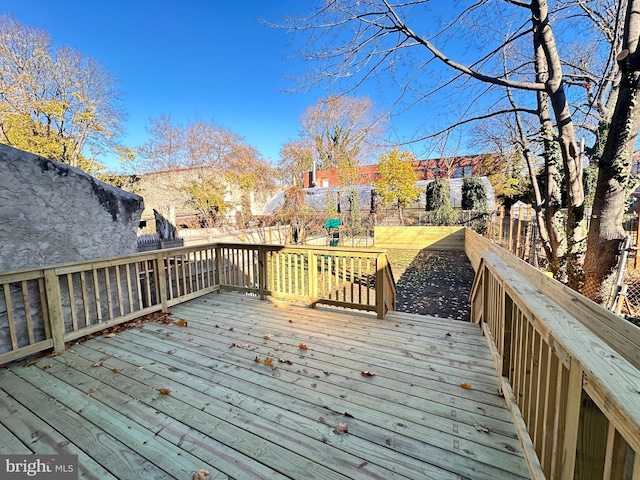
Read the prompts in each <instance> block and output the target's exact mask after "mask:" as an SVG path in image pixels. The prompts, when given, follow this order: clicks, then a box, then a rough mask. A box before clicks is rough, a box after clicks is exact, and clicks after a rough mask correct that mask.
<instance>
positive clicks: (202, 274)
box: [0, 243, 395, 364]
mask: <svg viewBox="0 0 640 480" xmlns="http://www.w3.org/2000/svg"><path fill="white" fill-rule="evenodd" d="M386 258H387V257H386V253H385V251H384V250H380V249H366V250H365V249H357V248H330V249H327V248H317V247H307V246H292V247H289V246H283V245H268V244H243V243H210V244H204V245H194V246H189V247H177V248H171V249H165V250H158V251H153V252H143V253H136V254H131V255H126V256H121V257H112V258H105V259H97V260H90V261H84V262H73V263H66V264H61V265H55V266H51V267H45V268H36V269H23V270H18V271H12V272H6V273H1V274H0V290H2V291H1V292H0V364H3V363H6V362H9V361H13V360H16V359H19V358H23V357H25V356H29V355H32V354H35V353H38V352H42V351H45V350H48V349H50V348H53V349H54V351H56V352H59V351H62V350H64V348H65V344H66V343H67V342H70V341H73V340H76V339H78V338H80V337H83V336H86V335H89V334H92V333H95V332H98V331H101V330H104V329H106V328H108V327H111V326H114V325H117V324H120V323H123V322H126V321H128V320H132V319H134V318H137V317H140V316H143V315H146V314H149V313H153V312H157V311H168V308H169V307H171V306H172V305H175V304H178V303H182V302H185V301H187V300H190V299H192V298H196V297H198V296H200V295H204V294H207V293H210V292H215V291H219V290H235V291H243V292H248V293H254V294H256V295H258V296H260V297H261V298H265V297H266V296H273V297H281V298H285V299H289V300H302V301H305V302H307V303H308V304H309V305H311V306H315V305H317V304H327V305H334V306H340V307H346V308H355V309H359V310H365V311H371V312H376V313H377V314H378V317H380V318H383V317H384V315H385V314H386V312H387V311H388V310H393V309H394V308H395V285H392V286H390V285H389V283H390V282H391V281H392V279H393V278H392V277H389V275H388V274H384V275H382V276H379V275H378V272H379V269H382V270H380V271H382V272H383V273H384V272H385V271H386V269H388V266H387V264H388V261H387V260H386ZM3 310H4V311H3ZM3 325H4V326H5V327H4V328H1V327H2V326H3Z"/></svg>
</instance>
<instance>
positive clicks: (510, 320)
mask: <svg viewBox="0 0 640 480" xmlns="http://www.w3.org/2000/svg"><path fill="white" fill-rule="evenodd" d="M474 235H475V234H472V233H470V234H469V236H468V240H470V243H469V244H468V247H469V253H468V255H469V256H470V258H471V257H474V258H472V262H473V263H474V266H475V268H476V279H475V281H474V285H473V289H472V292H471V304H472V314H471V319H472V321H474V322H476V323H479V324H480V325H481V326H482V329H483V332H484V333H485V335H486V337H487V341H488V343H489V346H490V348H491V351H492V354H493V358H494V362H495V365H496V369H497V371H498V374H499V376H500V386H501V390H502V392H503V393H504V396H505V399H506V400H507V402H508V404H509V406H510V408H511V411H512V415H513V418H514V423H515V424H516V427H518V425H520V426H521V428H520V429H519V431H518V434H519V436H520V439H521V441H522V444H523V448H524V452H525V456H526V458H527V460H528V461H529V466H530V472H531V474H532V477H533V478H574V473H575V472H580V475H579V476H580V478H607V479H609V478H620V479H622V478H624V474H625V468H628V469H633V474H634V476H633V478H638V476H640V393H639V390H638V385H640V370H639V369H638V368H637V366H636V365H634V364H633V363H632V362H631V361H630V360H628V359H627V358H625V355H623V354H622V353H621V352H620V351H619V350H618V349H616V348H615V347H614V346H612V345H609V344H608V343H607V342H606V341H605V340H604V339H603V338H601V337H600V336H599V335H598V333H597V330H598V329H595V330H594V329H590V328H588V327H587V326H586V325H585V324H584V320H583V319H581V318H579V316H582V311H583V310H582V309H581V308H580V307H578V308H571V304H568V303H567V302H565V303H560V302H558V301H556V298H560V299H561V297H560V296H559V295H560V294H559V293H557V292H556V294H555V295H553V296H552V295H549V294H547V292H546V291H544V290H543V289H541V288H540V285H538V284H535V283H533V282H532V281H530V279H531V278H533V279H534V281H535V280H536V279H538V277H537V276H536V275H530V274H529V273H530V272H529V271H528V270H527V269H525V268H524V267H522V266H521V265H520V264H519V263H517V262H514V261H513V259H512V258H511V257H510V256H507V255H505V254H504V252H500V251H498V250H497V247H495V248H494V247H491V248H489V245H487V244H482V243H481V242H473V240H476V238H475V236H474ZM479 245H482V246H484V247H486V248H487V249H486V250H484V251H482V250H479V249H478V247H479ZM554 297H555V298H554ZM573 304H577V305H582V303H581V302H580V301H576V302H573ZM567 306H569V308H567ZM609 313H610V312H607V311H606V310H605V309H603V308H602V307H598V306H595V307H593V308H591V316H593V317H596V316H600V317H604V318H605V319H606V318H608V314H609ZM633 328H636V327H633ZM634 333H637V332H634ZM632 336H633V335H632ZM627 346H628V345H627ZM623 350H625V352H626V350H627V348H624V349H623ZM629 449H631V450H632V451H633V452H635V457H634V458H635V461H634V465H630V466H629V467H625V459H626V458H631V456H630V455H629V454H628V450H629ZM627 473H628V472H627Z"/></svg>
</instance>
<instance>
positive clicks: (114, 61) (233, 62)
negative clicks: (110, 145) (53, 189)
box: [1, 0, 327, 168]
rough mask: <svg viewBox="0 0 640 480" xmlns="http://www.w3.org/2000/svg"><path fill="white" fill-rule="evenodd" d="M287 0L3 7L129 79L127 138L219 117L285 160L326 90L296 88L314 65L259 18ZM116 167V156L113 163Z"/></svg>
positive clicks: (20, 0) (15, 1)
mask: <svg viewBox="0 0 640 480" xmlns="http://www.w3.org/2000/svg"><path fill="white" fill-rule="evenodd" d="M287 5H289V6H291V5H292V3H291V2H288V1H286V0H278V1H266V0H262V1H258V0H252V1H242V2H227V1H213V0H211V1H205V0H180V1H179V2H178V1H166V0H157V1H136V0H127V1H123V0H111V1H80V0H77V1H69V0H59V1H55V2H54V1H51V0H28V1H25V0H4V1H3V2H2V7H1V8H2V12H3V13H11V14H13V15H14V16H15V17H16V19H17V20H19V21H20V22H22V23H24V24H27V25H30V26H35V27H38V28H41V29H43V30H45V31H47V32H48V33H49V34H50V35H51V36H52V37H53V39H54V42H55V45H69V46H71V47H73V48H75V49H77V50H80V51H81V52H83V53H85V54H86V55H89V56H91V57H93V58H94V59H96V60H98V61H99V62H100V63H102V64H103V65H104V66H105V67H106V68H107V69H108V70H109V71H111V72H112V73H114V74H115V75H116V76H117V77H118V79H119V80H120V88H121V90H122V91H123V102H124V106H125V109H126V111H127V112H128V116H129V118H128V120H127V122H126V123H125V129H126V137H125V139H124V143H125V144H127V145H129V146H135V145H139V144H141V143H143V142H144V140H145V138H146V132H145V126H146V125H147V123H148V119H149V118H150V117H157V116H159V115H160V114H162V113H167V114H170V115H171V117H172V119H173V120H175V121H176V122H181V123H186V122H189V121H193V120H196V119H201V120H204V121H210V120H214V121H215V122H216V123H218V124H220V125H222V126H224V127H225V128H227V129H229V130H232V131H233V132H235V133H238V134H239V135H241V136H243V137H245V138H246V140H247V141H248V142H249V143H250V144H251V145H253V146H255V147H256V148H257V149H258V150H259V151H260V152H261V153H262V154H263V156H264V157H265V158H266V159H271V160H273V161H276V160H277V158H278V152H279V150H280V147H281V145H282V144H283V143H285V142H287V141H288V140H292V139H295V138H296V137H297V136H298V130H299V118H300V115H301V114H302V113H303V112H304V110H305V108H306V107H307V106H309V105H311V104H313V103H315V101H316V99H317V98H322V97H324V96H326V94H327V92H326V91H323V90H321V89H317V90H316V91H315V92H309V93H287V92H285V90H288V89H291V88H292V87H294V86H295V84H294V83H293V81H291V80H290V79H288V78H287V77H286V76H285V74H286V75H296V74H298V75H300V74H302V73H303V71H304V68H306V66H305V65H302V64H301V62H300V61H298V60H292V59H290V58H288V57H290V56H291V55H292V54H293V52H294V50H293V47H292V46H291V45H290V41H291V38H290V37H289V35H288V34H287V33H286V32H285V31H283V30H280V29H274V28H270V27H268V26H266V25H264V24H261V23H260V22H259V20H260V19H267V20H276V19H278V18H280V17H281V16H282V15H284V14H285V13H286V12H287ZM108 164H109V165H108V166H110V167H112V168H115V167H117V162H111V161H109V162H108Z"/></svg>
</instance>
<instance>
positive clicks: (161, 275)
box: [156, 250, 171, 313]
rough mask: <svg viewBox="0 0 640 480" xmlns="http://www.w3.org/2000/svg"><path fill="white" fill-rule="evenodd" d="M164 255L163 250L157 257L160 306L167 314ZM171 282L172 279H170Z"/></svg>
mask: <svg viewBox="0 0 640 480" xmlns="http://www.w3.org/2000/svg"><path fill="white" fill-rule="evenodd" d="M164 258H165V257H164V254H163V253H162V250H159V251H158V254H157V255H156V271H157V272H158V295H160V304H161V305H162V311H163V312H164V313H167V312H168V311H169V306H168V305H167V273H166V270H165V268H166V265H165V261H164ZM169 281H171V279H169Z"/></svg>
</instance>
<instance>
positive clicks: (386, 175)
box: [373, 149, 420, 225]
mask: <svg viewBox="0 0 640 480" xmlns="http://www.w3.org/2000/svg"><path fill="white" fill-rule="evenodd" d="M415 160H416V158H415V156H414V155H413V154H411V153H409V152H401V151H400V150H396V149H394V150H392V151H391V152H389V153H386V154H384V155H382V157H381V159H380V163H379V164H378V173H379V179H378V180H375V181H374V182H373V188H375V191H376V193H377V194H378V195H379V197H380V201H381V202H382V205H383V206H385V207H388V206H389V205H393V204H395V205H396V207H397V208H398V218H399V220H400V225H404V218H403V216H402V210H403V209H404V208H406V207H408V206H409V205H410V204H411V202H415V201H416V200H417V199H418V196H419V195H420V190H418V189H417V188H416V186H415V185H416V182H417V181H418V174H417V173H416V172H415V170H414V169H413V164H412V162H414V161H415Z"/></svg>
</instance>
